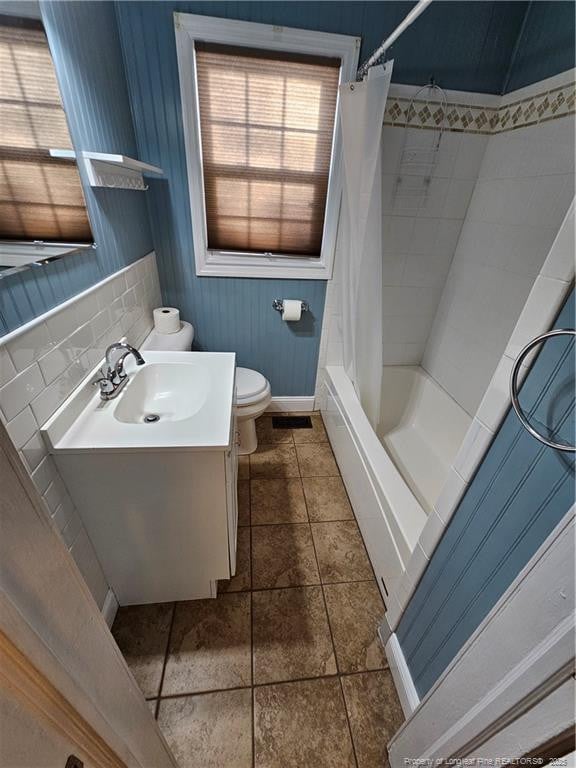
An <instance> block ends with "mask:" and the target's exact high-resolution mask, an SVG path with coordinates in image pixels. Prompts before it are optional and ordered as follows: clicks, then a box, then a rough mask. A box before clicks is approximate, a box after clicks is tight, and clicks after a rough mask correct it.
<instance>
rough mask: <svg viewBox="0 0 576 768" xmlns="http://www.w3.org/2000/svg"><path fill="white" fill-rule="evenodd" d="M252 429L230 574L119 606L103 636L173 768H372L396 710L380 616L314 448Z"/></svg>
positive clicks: (307, 435) (327, 451) (320, 430)
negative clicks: (171, 598) (134, 685)
mask: <svg viewBox="0 0 576 768" xmlns="http://www.w3.org/2000/svg"><path fill="white" fill-rule="evenodd" d="M312 420H313V428H312V429H300V430H278V429H273V428H272V420H271V417H270V416H269V415H264V416H263V417H262V418H261V419H259V420H258V423H257V428H258V439H259V447H258V451H257V452H256V453H255V454H253V455H252V456H250V457H241V459H240V466H239V477H240V479H239V487H238V498H239V525H240V527H239V530H238V570H237V573H236V575H235V576H234V578H232V579H230V580H229V581H227V582H221V583H220V585H219V590H218V593H219V594H218V598H217V599H216V600H199V601H192V602H186V603H177V604H175V605H174V604H162V605H145V606H131V607H128V608H121V609H120V611H119V612H118V616H117V618H116V621H115V622H114V627H113V633H114V636H115V637H116V640H117V642H118V644H119V646H120V649H121V650H122V652H123V653H124V656H125V658H126V660H127V662H128V665H129V666H130V668H131V669H132V672H133V674H134V677H135V678H136V680H137V682H138V684H139V685H140V687H141V689H142V691H143V693H144V695H145V696H146V698H147V699H148V700H149V703H150V707H151V709H152V711H153V712H154V714H155V716H156V717H157V719H158V723H159V725H160V728H161V729H162V731H163V733H164V735H165V737H166V739H167V741H168V743H169V744H170V746H171V747H172V750H173V752H174V755H175V756H176V759H177V760H178V762H179V765H180V766H181V768H253V767H254V768H292V767H294V768H382V766H386V765H387V764H388V763H387V758H386V749H385V746H386V743H387V741H389V739H390V737H391V736H392V734H393V733H394V732H395V731H396V730H397V729H398V727H399V726H400V724H401V723H402V720H403V716H402V710H401V707H400V704H399V701H398V697H397V695H396V691H395V689H394V685H393V682H392V678H391V675H390V672H389V671H388V665H387V662H386V657H385V655H384V652H383V650H382V648H381V646H380V643H379V641H378V638H377V634H376V629H377V625H378V623H379V621H380V619H381V617H382V615H383V612H384V606H383V604H382V601H381V598H380V593H379V591H378V587H377V586H376V582H375V581H374V575H373V572H372V569H371V566H370V562H369V560H368V557H367V555H366V551H365V549H364V544H363V542H362V538H361V536H360V532H359V530H358V527H357V525H356V522H355V520H354V515H353V513H352V509H351V507H350V503H349V501H348V497H347V495H346V491H345V490H344V485H343V483H342V480H341V478H340V475H339V471H338V466H337V464H336V461H335V459H334V456H333V454H332V450H331V448H330V445H329V443H328V438H327V436H326V432H325V430H324V425H323V423H322V418H321V416H320V415H319V414H313V415H312Z"/></svg>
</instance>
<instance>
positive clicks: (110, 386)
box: [92, 376, 114, 395]
mask: <svg viewBox="0 0 576 768" xmlns="http://www.w3.org/2000/svg"><path fill="white" fill-rule="evenodd" d="M92 386H93V387H100V394H102V395H109V394H110V393H111V392H113V391H114V382H113V381H112V379H109V378H108V377H107V376H101V377H100V378H98V379H95V380H94V381H93V382H92Z"/></svg>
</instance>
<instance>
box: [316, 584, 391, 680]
mask: <svg viewBox="0 0 576 768" xmlns="http://www.w3.org/2000/svg"><path fill="white" fill-rule="evenodd" d="M324 595H325V598H326V607H327V608H328V618H329V619H330V627H331V628H332V637H333V639H334V646H335V648H336V658H337V660H338V671H339V672H363V671H365V670H370V669H382V668H383V667H386V666H388V664H387V662H386V656H385V654H384V649H383V648H382V644H381V643H380V639H379V638H378V625H379V624H380V622H381V621H382V618H383V616H384V610H385V609H384V604H383V603H382V598H381V597H380V592H379V590H378V587H377V586H376V582H374V581H357V582H353V583H350V584H326V586H325V587H324Z"/></svg>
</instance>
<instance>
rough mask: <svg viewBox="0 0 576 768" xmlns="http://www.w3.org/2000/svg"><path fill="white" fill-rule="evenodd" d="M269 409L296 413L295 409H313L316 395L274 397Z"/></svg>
mask: <svg viewBox="0 0 576 768" xmlns="http://www.w3.org/2000/svg"><path fill="white" fill-rule="evenodd" d="M266 410H267V411H273V412H274V411H275V412H276V413H278V412H283V413H294V412H295V411H313V410H314V395H310V397H273V398H272V400H271V401H270V405H269V406H268V408H267V409H266Z"/></svg>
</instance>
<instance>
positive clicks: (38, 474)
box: [0, 255, 161, 605]
mask: <svg viewBox="0 0 576 768" xmlns="http://www.w3.org/2000/svg"><path fill="white" fill-rule="evenodd" d="M128 282H129V284H130V285H129V286H128ZM160 303H161V301H160V288H159V282H158V273H157V269H156V261H155V257H154V255H150V256H148V257H146V258H145V259H142V260H141V261H140V262H137V263H136V264H133V265H132V266H131V267H129V268H128V269H127V270H126V271H124V272H122V273H120V274H118V275H116V276H114V277H113V278H112V279H109V280H107V281H105V282H104V283H103V284H101V285H99V286H96V287H95V288H94V289H92V290H90V291H88V292H85V293H83V294H80V295H79V296H78V297H76V298H75V299H72V300H71V301H70V302H67V303H66V305H65V306H63V307H61V308H60V309H57V310H52V311H51V312H49V313H47V315H46V316H45V317H44V318H43V319H42V318H40V319H39V320H36V321H33V323H31V324H30V327H23V328H22V329H21V331H20V332H18V331H16V332H14V333H12V334H10V336H9V337H8V339H7V342H5V343H3V342H2V340H1V339H0V385H1V387H0V412H1V415H2V416H3V418H4V420H5V421H6V422H7V429H8V432H9V434H10V436H11V438H12V440H13V441H14V443H15V445H16V447H17V448H18V449H19V450H20V453H21V456H22V458H23V459H24V462H25V464H26V465H27V467H28V469H29V471H30V473H31V476H32V478H33V480H34V482H35V484H36V487H37V488H38V490H39V492H40V493H41V494H42V495H43V500H44V504H45V506H46V509H47V511H48V513H49V514H52V519H53V521H54V523H55V524H56V525H57V527H58V529H59V530H60V531H61V532H62V536H63V538H64V541H65V543H66V545H67V546H68V547H69V548H71V552H72V554H73V556H74V557H75V559H76V561H77V562H78V565H79V566H80V569H81V570H82V571H83V573H84V574H85V577H86V580H87V583H88V585H89V587H90V589H91V590H92V593H93V595H94V597H95V599H96V601H97V602H98V603H99V604H100V605H101V604H102V602H103V600H104V597H105V595H106V592H107V589H108V587H107V584H106V580H105V578H104V575H103V572H102V569H101V567H100V564H99V563H98V559H97V557H96V554H95V552H94V549H93V547H92V545H91V543H90V541H89V540H88V537H87V535H86V532H85V530H84V528H83V526H82V523H81V520H80V517H79V515H78V512H77V510H76V509H75V507H74V504H73V502H72V500H71V499H70V496H69V495H68V492H67V490H66V488H65V485H64V483H63V481H62V479H61V477H60V475H59V473H58V470H57V468H56V465H55V463H54V461H53V459H52V458H51V457H50V456H49V455H48V454H47V450H46V446H45V444H44V441H43V439H42V436H41V434H40V432H39V426H40V425H42V424H43V423H44V422H45V421H46V420H47V419H48V418H49V416H51V415H52V413H53V412H54V411H55V410H56V409H57V408H58V407H59V406H60V405H61V404H62V402H63V401H64V400H65V399H66V397H68V395H69V394H70V393H71V392H72V390H73V389H74V388H75V387H76V386H77V384H78V383H79V382H80V381H81V380H82V378H84V376H86V374H87V373H89V372H90V371H91V370H92V369H93V368H94V366H95V365H96V364H97V363H99V362H100V361H101V359H102V357H103V355H104V351H105V348H106V346H107V345H108V344H110V343H112V342H114V341H118V340H119V339H120V338H121V337H122V336H124V335H126V336H127V337H128V339H129V341H131V342H132V343H135V344H140V343H141V342H142V341H143V339H144V338H145V336H146V335H147V333H148V332H149V331H150V330H151V328H152V314H151V309H152V306H158V305H159V304H160ZM112 305H113V307H114V311H113V312H112V311H111V307H112ZM35 361H37V362H35ZM15 362H16V365H15ZM22 367H24V370H20V368H22Z"/></svg>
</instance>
